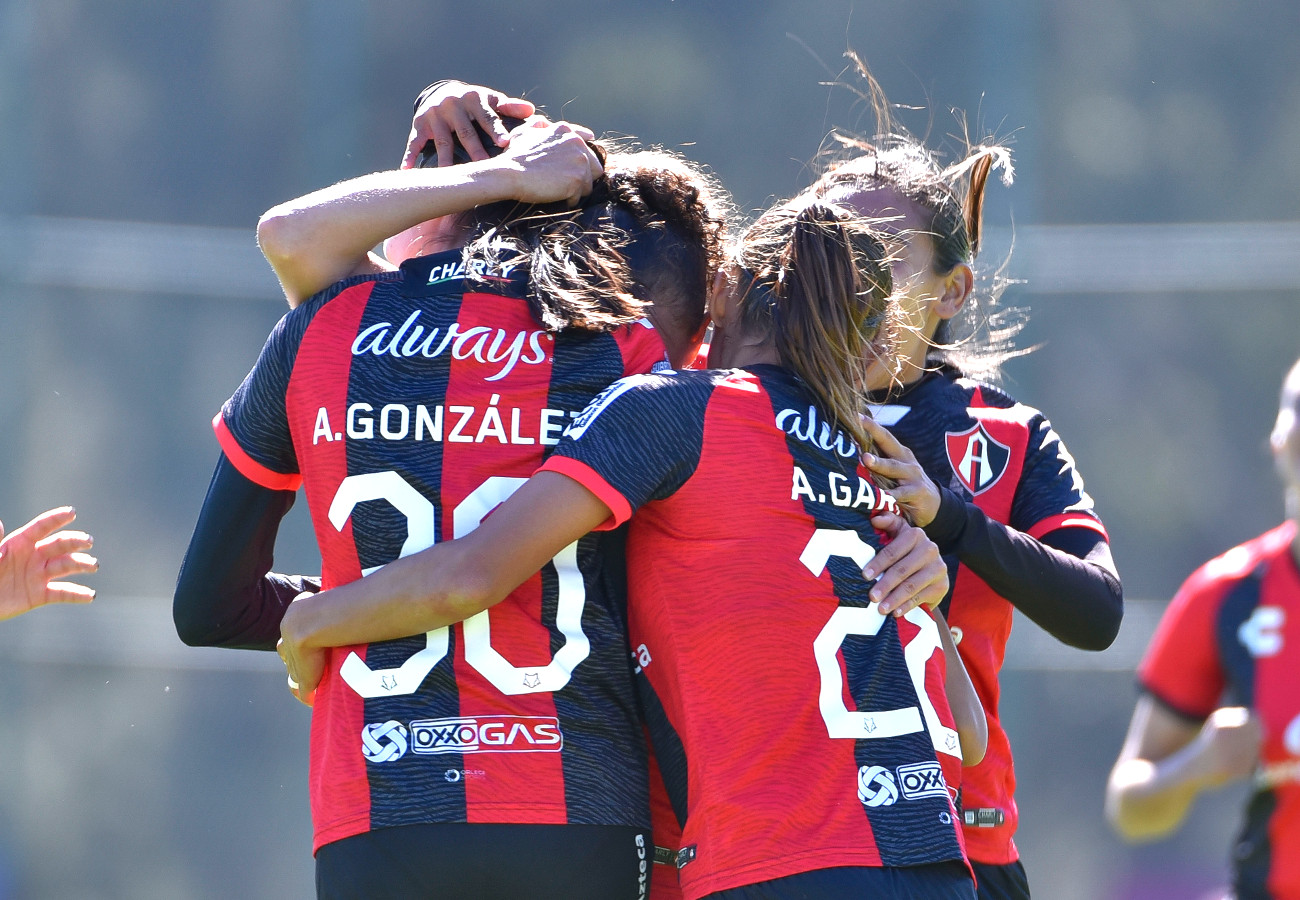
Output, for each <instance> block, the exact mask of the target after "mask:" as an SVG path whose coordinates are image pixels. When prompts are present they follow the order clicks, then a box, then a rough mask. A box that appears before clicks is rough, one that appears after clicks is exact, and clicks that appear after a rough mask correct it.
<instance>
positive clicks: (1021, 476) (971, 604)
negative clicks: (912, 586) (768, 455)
mask: <svg viewBox="0 0 1300 900" xmlns="http://www.w3.org/2000/svg"><path fill="white" fill-rule="evenodd" d="M872 414H873V416H874V417H875V418H876V420H877V421H878V422H880V424H882V425H884V426H886V427H887V428H888V429H889V430H890V431H891V432H892V433H893V434H894V436H895V437H897V438H898V440H899V441H901V442H902V443H903V444H904V445H906V446H907V447H908V448H909V449H910V450H911V451H912V452H913V453H914V454H915V455H916V458H917V461H918V462H919V463H920V464H921V466H922V467H923V468H924V469H925V472H926V474H927V475H929V476H930V478H931V479H933V480H934V482H935V483H936V484H939V485H941V486H943V487H946V488H948V489H949V490H951V491H953V492H954V493H956V494H957V495H959V496H960V497H962V498H963V499H965V500H966V501H967V502H970V503H973V504H975V505H976V506H978V507H979V508H980V509H981V510H982V511H983V512H984V514H985V515H987V516H988V517H989V518H991V519H994V520H996V521H998V522H1001V523H1003V524H1005V525H1009V526H1011V527H1012V528H1014V529H1016V530H1017V531H1021V532H1024V533H1025V534H1028V535H1030V536H1032V537H1035V538H1041V537H1042V536H1043V535H1045V534H1047V533H1048V532H1050V531H1053V530H1055V529H1058V528H1066V527H1071V528H1073V527H1082V528H1088V529H1092V530H1095V531H1097V532H1098V533H1099V534H1101V535H1102V536H1104V535H1105V530H1104V528H1103V526H1102V524H1101V520H1100V519H1098V518H1097V516H1096V514H1095V513H1094V511H1093V502H1092V498H1091V497H1089V496H1088V494H1087V492H1086V491H1085V490H1084V487H1083V480H1082V478H1081V477H1080V476H1079V472H1078V470H1077V469H1076V468H1075V464H1074V459H1073V458H1072V457H1071V456H1070V454H1069V452H1068V451H1067V450H1066V449H1065V445H1064V444H1063V443H1062V442H1061V439H1060V437H1059V436H1058V435H1057V434H1056V432H1055V431H1054V430H1053V429H1052V426H1051V424H1050V423H1049V422H1048V421H1047V419H1046V418H1045V417H1044V416H1043V414H1042V413H1040V412H1039V411H1038V410H1036V409H1033V408H1032V407H1029V406H1026V405H1024V404H1022V403H1019V402H1017V401H1016V400H1014V399H1013V398H1011V397H1009V396H1008V395H1006V394H1005V393H1003V392H1002V391H999V390H998V389H996V388H993V387H990V386H988V385H985V384H980V383H977V382H974V381H971V380H969V379H966V378H962V377H960V376H959V375H958V373H956V372H954V371H953V370H951V369H942V370H940V371H936V372H930V373H927V374H926V375H925V376H924V377H923V378H922V379H921V380H919V381H918V382H916V383H915V384H912V385H909V386H908V387H907V389H906V390H905V391H904V392H903V393H902V394H900V395H899V396H898V397H897V398H896V399H894V400H892V401H891V402H890V403H889V404H887V405H877V406H872ZM949 571H950V572H955V574H954V576H953V581H952V589H951V596H950V599H949V600H948V601H947V602H948V612H947V619H948V625H949V627H950V628H951V629H952V632H953V638H954V639H955V640H956V641H957V649H958V651H959V652H960V654H961V658H962V661H963V662H964V663H965V664H966V670H967V671H968V672H969V673H970V677H971V681H972V682H973V683H974V685H975V690H976V693H978V694H979V697H980V702H981V703H982V704H983V706H984V711H985V714H986V715H987V718H988V734H989V739H988V751H987V752H986V753H985V755H984V759H983V761H981V762H980V763H979V764H978V765H976V766H972V767H968V768H966V769H965V770H964V771H963V772H962V806H963V807H964V808H965V809H966V810H981V809H989V810H1000V811H1001V812H1002V823H1001V824H1000V825H995V826H993V827H988V824H989V823H988V821H987V820H986V822H985V826H984V827H979V826H967V827H966V850H967V852H968V853H969V854H970V858H971V859H972V860H974V861H976V862H980V863H986V864H993V865H1002V864H1006V863H1011V862H1014V861H1015V860H1016V859H1018V858H1019V854H1018V852H1017V850H1016V846H1015V841H1014V834H1015V830H1016V825H1017V822H1018V821H1019V814H1018V811H1017V809H1016V802H1015V787H1016V776H1015V767H1014V764H1013V761H1012V756H1011V743H1010V740H1009V739H1008V737H1007V733H1006V730H1005V729H1004V728H1003V726H1002V722H1001V720H1000V718H999V714H998V700H999V697H1000V694H1001V690H1000V687H999V685H998V672H999V671H1000V670H1001V668H1002V661H1003V658H1004V657H1005V655H1006V645H1007V639H1008V638H1009V637H1010V635H1011V624H1012V612H1013V609H1014V607H1012V605H1011V604H1010V603H1009V602H1008V601H1007V600H1006V599H1005V598H1004V597H1002V596H1000V595H999V594H998V593H997V592H995V591H994V590H993V589H992V588H991V587H989V586H988V584H986V583H985V582H984V581H983V579H981V578H980V577H979V576H978V575H976V574H975V573H974V572H972V571H970V570H969V569H968V568H966V566H964V565H958V564H957V563H956V560H955V559H953V560H949Z"/></svg>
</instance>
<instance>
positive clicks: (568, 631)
mask: <svg viewBox="0 0 1300 900" xmlns="http://www.w3.org/2000/svg"><path fill="white" fill-rule="evenodd" d="M526 480H527V479H525V478H508V477H505V476H500V475H498V476H493V477H491V478H489V479H487V480H486V481H484V482H483V483H482V484H481V485H479V486H478V487H477V488H475V489H474V490H473V491H472V492H470V494H469V496H467V497H466V498H465V499H464V500H462V501H461V502H460V503H459V504H457V506H456V509H455V510H454V511H453V512H452V533H453V536H454V537H458V538H461V537H464V536H465V535H467V534H469V533H470V532H471V531H473V530H474V529H475V528H477V527H478V526H479V524H480V523H481V522H482V521H483V520H484V519H485V518H487V514H488V513H490V512H491V511H492V510H493V509H495V508H496V507H497V506H498V505H500V504H501V503H503V502H505V500H506V498H508V497H509V496H510V495H511V494H513V493H514V492H515V491H516V490H518V489H519V487H520V485H522V484H523V483H524V482H525V481H526ZM369 500H386V501H387V502H388V503H390V504H391V505H392V506H393V508H394V509H396V510H397V511H398V512H399V513H401V514H402V516H403V517H404V518H405V519H406V540H405V541H404V542H403V544H402V549H401V552H400V553H399V554H398V555H399V557H401V556H410V555H411V554H412V553H418V552H419V551H421V550H424V549H426V548H427V547H432V546H433V545H434V543H436V540H437V527H436V523H435V516H434V508H433V504H432V503H431V502H429V500H428V498H427V497H425V496H424V495H423V494H421V493H420V492H419V491H417V490H416V489H415V488H414V487H413V486H411V484H410V483H409V482H408V481H406V479H404V478H403V477H402V476H401V475H399V474H397V473H396V472H372V473H369V474H365V475H349V476H348V477H347V478H344V479H343V481H342V482H340V484H339V488H338V491H337V492H336V493H335V495H334V500H333V502H332V503H331V504H330V510H329V519H330V524H332V525H333V526H334V528H335V529H336V530H338V531H342V530H343V526H344V525H345V524H347V521H348V519H349V517H351V515H352V510H353V509H354V508H356V505H357V504H358V503H364V502H366V501H369ZM552 563H553V564H554V566H555V571H556V575H557V576H558V582H559V602H558V608H557V610H556V614H555V626H556V628H557V629H559V631H560V633H561V634H563V635H564V646H562V647H561V648H560V649H559V650H558V651H556V653H555V656H554V657H552V659H551V661H550V662H549V663H548V664H547V665H545V666H515V665H512V664H511V663H510V662H508V661H507V660H506V658H505V657H503V656H502V655H501V654H500V653H499V652H497V650H496V649H495V648H494V647H493V646H492V625H491V619H490V618H489V610H483V611H482V612H480V613H478V614H476V615H473V616H470V617H469V618H468V619H466V620H465V621H464V622H462V623H460V627H461V632H462V636H463V638H464V645H465V661H466V662H467V663H468V664H469V665H471V666H473V667H474V668H475V669H476V670H478V672H479V673H480V674H481V675H482V676H483V677H484V678H485V679H487V681H488V683H490V684H491V685H492V686H493V687H495V688H496V689H497V690H499V691H500V692H501V693H503V694H507V695H515V694H537V693H543V692H550V691H558V690H559V689H560V688H562V687H564V686H565V685H566V684H568V683H569V677H570V675H572V673H573V670H574V669H575V668H576V667H577V666H578V664H579V663H581V662H582V661H583V660H584V659H586V658H587V656H588V654H589V653H590V652H591V643H590V641H588V639H587V636H586V634H584V633H583V631H582V610H583V607H584V605H585V604H586V599H587V593H586V587H585V585H584V584H583V581H582V573H581V572H580V571H579V570H578V545H577V544H576V543H573V544H570V545H569V546H567V547H565V548H564V549H563V550H561V551H560V552H559V554H558V555H557V556H556V557H555V558H554V559H553V560H552ZM379 568H380V566H372V567H370V568H368V569H363V570H362V572H361V574H362V575H363V576H365V575H369V574H370V573H371V572H373V571H375V570H376V569H379ZM448 644H449V640H448V631H447V628H445V627H443V628H436V629H434V630H433V631H430V632H427V633H426V634H425V646H424V648H423V649H421V650H419V651H417V652H416V653H413V654H412V655H411V656H410V657H409V658H408V659H407V660H406V661H405V662H404V663H402V664H401V665H400V666H397V667H394V668H388V669H372V668H370V666H368V665H367V664H366V663H365V661H364V660H363V659H361V657H359V656H357V654H356V653H349V654H348V658H347V659H346V660H344V662H343V665H342V667H341V668H340V669H339V674H340V675H341V676H342V677H343V680H344V681H345V682H346V683H347V684H348V686H349V687H351V688H352V689H353V690H354V691H356V692H357V693H358V694H360V695H361V696H362V697H367V698H370V697H391V696H394V695H399V694H413V693H415V692H416V691H417V690H419V688H420V685H421V684H422V683H423V682H424V679H425V677H426V676H427V675H428V674H429V673H430V672H431V671H433V667H434V666H436V665H437V664H438V663H439V662H440V661H441V660H442V658H443V657H444V656H446V655H447V647H448Z"/></svg>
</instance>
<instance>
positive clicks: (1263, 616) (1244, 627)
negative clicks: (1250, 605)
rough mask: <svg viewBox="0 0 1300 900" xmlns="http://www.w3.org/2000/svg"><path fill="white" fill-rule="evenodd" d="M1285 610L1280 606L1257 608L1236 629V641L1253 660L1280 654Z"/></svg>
mask: <svg viewBox="0 0 1300 900" xmlns="http://www.w3.org/2000/svg"><path fill="white" fill-rule="evenodd" d="M1285 624H1286V610H1284V609H1283V608H1282V607H1280V606H1257V607H1255V610H1254V611H1253V612H1252V613H1251V614H1250V618H1249V619H1247V620H1246V621H1244V622H1242V623H1241V625H1240V626H1239V627H1238V628H1237V640H1239V641H1241V645H1242V646H1243V647H1245V648H1246V650H1247V651H1248V652H1249V653H1250V655H1251V656H1253V657H1255V659H1262V658H1264V657H1268V656H1277V655H1278V654H1279V653H1281V652H1282V626H1283V625H1285Z"/></svg>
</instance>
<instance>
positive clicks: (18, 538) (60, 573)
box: [0, 506, 99, 621]
mask: <svg viewBox="0 0 1300 900" xmlns="http://www.w3.org/2000/svg"><path fill="white" fill-rule="evenodd" d="M76 518H77V513H76V511H75V510H74V509H73V508H72V507H71V506H60V507H58V508H57V509H51V510H49V511H47V512H43V513H41V514H40V515H39V516H37V517H36V518H34V519H32V520H31V521H30V522H28V523H27V524H26V525H24V526H22V527H21V528H19V529H17V530H16V531H12V532H10V533H9V534H5V529H4V525H3V524H0V621H2V620H4V619H12V618H13V617H14V616H19V615H22V614H23V613H25V612H28V611H30V610H33V609H35V608H36V607H38V606H46V605H48V604H51V603H89V602H90V601H91V600H94V599H95V592H94V591H93V590H91V589H90V588H88V587H86V586H84V585H80V584H75V583H72V582H68V581H60V580H58V579H61V578H69V577H74V576H77V575H89V574H91V573H94V572H98V571H99V561H98V560H97V559H95V558H94V557H93V556H91V555H90V554H89V552H88V551H89V550H90V549H91V547H93V546H94V543H95V541H94V539H93V538H92V537H91V536H90V535H88V534H86V533H85V532H84V531H66V530H60V529H62V528H63V526H65V525H70V524H72V521H73V520H74V519H76Z"/></svg>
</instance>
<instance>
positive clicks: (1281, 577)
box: [1106, 362, 1300, 900]
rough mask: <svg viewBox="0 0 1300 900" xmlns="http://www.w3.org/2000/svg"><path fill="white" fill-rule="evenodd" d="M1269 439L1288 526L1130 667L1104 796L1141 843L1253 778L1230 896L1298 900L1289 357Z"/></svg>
mask: <svg viewBox="0 0 1300 900" xmlns="http://www.w3.org/2000/svg"><path fill="white" fill-rule="evenodd" d="M1270 444H1271V445H1272V448H1273V460H1274V462H1275V463H1276V466H1277V472H1278V475H1279V476H1280V477H1281V479H1282V484H1283V486H1284V490H1285V502H1286V521H1284V522H1283V523H1282V524H1281V525H1279V526H1278V527H1276V528H1274V529H1272V530H1271V531H1268V532H1265V533H1264V534H1262V535H1260V536H1259V537H1257V538H1255V539H1254V540H1251V541H1247V542H1246V543H1245V544H1242V545H1241V546H1239V547H1234V548H1233V549H1232V550H1229V551H1228V552H1227V553H1225V554H1223V555H1222V556H1219V557H1216V558H1215V559H1212V560H1210V561H1209V562H1208V563H1206V564H1205V565H1203V566H1201V568H1199V569H1197V570H1196V571H1195V572H1194V573H1192V576H1191V577H1190V578H1188V579H1187V581H1185V582H1184V583H1183V585H1182V587H1181V588H1180V589H1179V591H1178V593H1177V595H1175V597H1174V599H1173V601H1172V602H1171V603H1170V604H1169V608H1168V609H1167V610H1166V611H1165V614H1164V617H1163V618H1162V619H1161V621H1160V626H1159V628H1157V630H1156V633H1155V636H1154V637H1153V638H1152V639H1151V646H1150V647H1148V648H1147V653H1146V656H1145V658H1144V659H1143V660H1142V664H1141V665H1140V666H1139V668H1138V681H1139V684H1140V685H1141V687H1142V695H1141V696H1140V697H1139V699H1138V701H1137V706H1136V708H1135V709H1134V710H1133V720H1132V722H1131V723H1130V725H1129V731H1128V736H1127V738H1125V740H1124V747H1123V749H1122V750H1121V751H1120V754H1119V759H1118V760H1117V761H1116V762H1115V768H1114V769H1113V770H1112V771H1111V773H1110V782H1109V784H1108V785H1107V788H1106V814H1107V816H1108V817H1109V819H1110V821H1111V824H1112V825H1114V826H1115V829H1116V831H1118V832H1119V833H1120V835H1121V836H1123V837H1124V838H1126V839H1128V840H1131V841H1140V840H1152V839H1155V838H1159V837H1164V836H1165V835H1168V834H1170V833H1171V832H1173V831H1174V830H1175V829H1177V828H1178V827H1179V826H1180V825H1181V824H1182V822H1183V820H1184V819H1185V818H1186V817H1187V813H1188V810H1189V809H1190V808H1191V805H1192V802H1193V801H1194V800H1195V799H1196V797H1197V795H1198V794H1200V793H1201V792H1202V791H1205V790H1210V789H1213V788H1216V787H1219V786H1221V785H1223V784H1226V783H1228V782H1231V781H1235V780H1238V779H1242V778H1247V777H1249V778H1251V779H1252V788H1253V790H1252V792H1251V796H1250V800H1249V802H1248V804H1247V806H1246V812H1245V821H1244V822H1243V823H1242V828H1241V832H1240V835H1239V836H1238V838H1237V843H1236V845H1235V846H1234V847H1233V851H1232V854H1231V856H1232V867H1233V884H1232V888H1233V892H1232V894H1231V896H1232V897H1234V898H1236V900H1297V898H1300V679H1297V673H1300V362H1297V363H1296V364H1295V365H1294V366H1292V368H1291V370H1290V372H1288V373H1287V375H1286V378H1285V380H1284V382H1283V384H1282V395H1281V403H1280V404H1279V408H1278V414H1277V422H1276V423H1275V425H1274V426H1273V433H1272V436H1271V439H1270Z"/></svg>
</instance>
